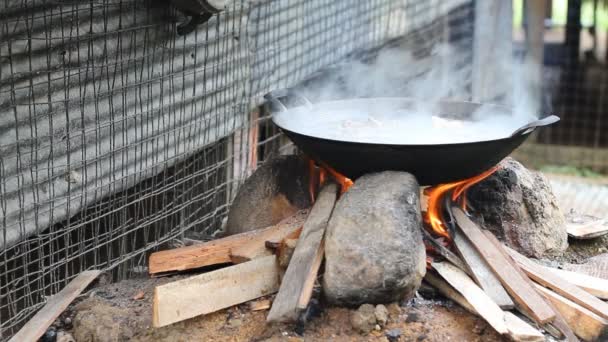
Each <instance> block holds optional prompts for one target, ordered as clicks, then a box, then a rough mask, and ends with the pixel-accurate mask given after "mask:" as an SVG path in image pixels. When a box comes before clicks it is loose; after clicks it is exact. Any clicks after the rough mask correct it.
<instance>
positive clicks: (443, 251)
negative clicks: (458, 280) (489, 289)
mask: <svg viewBox="0 0 608 342" xmlns="http://www.w3.org/2000/svg"><path fill="white" fill-rule="evenodd" d="M421 230H422V237H423V238H424V240H425V241H426V242H428V243H430V244H431V246H432V247H433V248H434V249H435V251H436V252H437V253H439V255H441V256H442V257H444V258H445V259H446V260H447V261H449V262H451V263H452V265H454V266H456V267H458V268H460V269H461V270H462V271H464V272H465V273H466V274H468V275H471V270H470V269H469V267H468V266H467V265H466V264H465V263H464V262H463V261H462V259H460V257H458V255H456V254H454V253H452V251H450V250H449V249H448V248H447V247H445V246H444V245H442V244H441V242H440V241H438V240H435V238H433V236H432V235H431V233H430V232H429V231H428V230H426V229H424V228H422V229H421Z"/></svg>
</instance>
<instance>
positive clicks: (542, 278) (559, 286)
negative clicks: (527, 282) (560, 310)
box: [505, 247, 608, 319]
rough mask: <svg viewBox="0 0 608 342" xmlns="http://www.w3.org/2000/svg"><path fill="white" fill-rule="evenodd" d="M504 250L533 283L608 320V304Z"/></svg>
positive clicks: (510, 250) (523, 257)
mask: <svg viewBox="0 0 608 342" xmlns="http://www.w3.org/2000/svg"><path fill="white" fill-rule="evenodd" d="M505 249H506V250H507V251H508V252H509V254H510V255H511V257H513V260H515V262H517V264H518V265H519V266H520V267H521V269H522V270H523V271H524V272H526V274H527V275H528V276H529V277H530V279H532V280H534V281H535V282H537V283H539V284H541V285H543V286H545V287H548V288H550V289H551V290H553V291H555V292H556V293H557V294H559V295H562V296H564V297H566V298H568V299H570V300H571V301H573V302H575V303H578V304H579V305H581V306H583V307H584V308H587V309H589V310H590V311H592V312H594V313H595V314H597V315H599V316H600V317H602V318H605V319H606V318H608V304H607V303H605V302H603V301H601V300H599V299H598V298H596V297H594V296H593V295H591V294H590V293H588V292H586V291H585V290H583V289H581V288H579V287H578V286H575V285H573V284H571V283H569V282H568V281H566V280H564V279H563V278H561V277H559V276H557V275H555V274H554V273H553V272H550V271H548V270H546V269H545V268H543V267H542V266H540V265H538V264H536V263H534V262H533V261H532V260H529V259H528V258H526V257H525V256H523V255H521V254H519V253H518V252H516V251H515V250H513V249H510V248H508V247H505Z"/></svg>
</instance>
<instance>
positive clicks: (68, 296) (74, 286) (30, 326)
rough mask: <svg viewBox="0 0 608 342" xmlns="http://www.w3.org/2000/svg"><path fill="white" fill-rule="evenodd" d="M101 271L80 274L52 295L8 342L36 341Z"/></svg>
mask: <svg viewBox="0 0 608 342" xmlns="http://www.w3.org/2000/svg"><path fill="white" fill-rule="evenodd" d="M100 273H101V271H97V270H90V271H84V272H82V273H80V274H79V275H78V276H77V277H76V278H74V279H73V280H72V281H70V283H69V284H68V285H67V286H66V287H64V288H63V290H61V291H59V293H57V294H56V295H53V296H52V297H51V298H50V299H49V300H48V301H47V302H46V304H45V305H44V307H43V308H42V309H40V311H38V312H37V313H36V314H35V315H34V317H32V319H30V320H29V321H28V322H27V323H26V324H25V325H24V326H23V327H22V328H21V330H19V332H17V334H15V335H14V336H13V337H12V338H11V339H10V340H9V341H10V342H20V341H38V339H39V338H40V337H42V335H44V333H45V332H46V330H47V329H48V328H49V327H50V326H51V324H53V322H54V321H55V320H56V319H57V317H59V315H61V313H62V312H63V311H64V310H65V309H66V308H67V307H68V305H70V303H72V301H73V300H74V299H76V297H78V295H80V293H82V291H84V289H86V287H87V286H89V284H91V282H92V281H93V280H95V278H97V277H98V276H99V274H100Z"/></svg>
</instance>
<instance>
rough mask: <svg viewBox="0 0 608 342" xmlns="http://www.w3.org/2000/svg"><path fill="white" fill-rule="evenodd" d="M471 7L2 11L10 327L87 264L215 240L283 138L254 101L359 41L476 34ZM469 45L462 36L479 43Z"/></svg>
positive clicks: (144, 4)
mask: <svg viewBox="0 0 608 342" xmlns="http://www.w3.org/2000/svg"><path fill="white" fill-rule="evenodd" d="M472 11H473V9H472V1H466V0H451V1H438V0H436V1H413V0H411V1H410V0H373V1H331V0H312V1H311V0H281V1H279V0H273V1H245V0H241V1H235V2H229V3H228V5H227V6H226V8H225V9H224V10H223V11H222V12H220V13H219V14H214V15H213V16H212V18H211V19H210V20H209V21H208V22H207V23H204V24H202V25H199V26H198V27H197V28H196V30H194V31H193V32H191V33H189V34H187V35H183V36H180V35H178V34H177V32H176V23H177V22H178V21H181V20H182V19H183V18H182V15H181V14H180V13H178V12H176V11H175V10H174V9H173V8H172V7H171V6H170V4H169V2H166V1H159V0H97V1H53V2H47V1H37V0H34V1H16V0H4V2H3V5H2V6H0V208H1V209H0V221H1V230H0V270H1V271H0V336H1V339H6V338H8V337H9V336H11V335H12V334H13V333H14V332H16V329H18V328H19V326H20V325H22V324H23V323H24V322H25V321H26V320H27V319H28V318H29V317H31V315H32V314H33V313H34V312H35V311H36V310H37V309H38V308H40V307H41V306H42V305H43V304H44V302H45V298H46V297H47V296H49V295H52V294H54V293H57V292H58V291H59V290H61V289H62V288H63V287H64V286H65V284H66V283H67V282H68V281H69V280H71V279H72V278H73V277H74V276H75V275H77V274H78V273H79V272H81V271H83V270H86V269H90V268H97V269H102V270H107V271H111V274H112V276H113V279H114V280H120V279H125V278H128V277H132V276H136V275H138V274H141V273H142V272H145V265H146V259H147V255H148V253H149V252H150V251H152V250H154V249H155V248H157V247H159V246H160V245H162V244H164V243H167V242H169V241H172V240H173V239H175V238H179V237H182V236H184V235H187V234H197V237H199V238H202V239H208V238H212V237H213V233H214V232H216V231H217V230H218V229H219V228H220V227H221V224H222V219H223V218H224V217H225V215H226V213H227V210H228V208H229V205H230V200H231V198H232V195H233V193H234V189H235V188H237V187H238V184H239V182H240V181H242V179H243V178H244V177H245V176H246V175H247V174H248V172H250V170H251V168H253V167H255V163H256V161H257V160H258V159H264V158H268V157H269V156H271V155H272V154H273V153H279V152H280V151H278V149H279V146H281V144H279V143H278V141H279V140H280V139H281V136H280V135H279V134H278V132H277V131H276V129H275V128H273V127H272V126H270V125H269V123H268V116H267V115H265V114H264V112H263V111H261V112H260V111H258V110H257V109H255V107H256V106H257V105H259V104H260V103H261V97H260V96H261V95H262V94H264V93H265V92H267V91H269V90H271V89H275V88H278V87H284V86H292V85H294V84H296V83H298V82H301V81H303V80H305V79H306V78H309V77H311V76H312V75H314V74H315V73H318V72H319V71H320V70H323V69H324V68H326V67H328V66H330V65H332V64H335V63H339V62H340V61H342V60H344V59H346V58H349V57H352V56H353V55H355V54H357V53H359V52H361V51H370V50H374V49H375V48H378V47H380V46H383V45H385V44H387V43H390V42H391V41H393V40H395V39H397V38H404V39H405V41H407V42H409V43H408V44H409V45H408V46H409V47H410V48H411V49H412V51H413V52H414V53H419V54H424V51H425V49H427V50H428V49H429V47H430V46H432V45H433V44H435V43H437V42H441V41H444V40H446V39H455V38H454V37H460V38H463V37H467V38H466V39H469V40H470V35H471V34H472V30H471V18H472ZM466 39H465V40H464V41H466Z"/></svg>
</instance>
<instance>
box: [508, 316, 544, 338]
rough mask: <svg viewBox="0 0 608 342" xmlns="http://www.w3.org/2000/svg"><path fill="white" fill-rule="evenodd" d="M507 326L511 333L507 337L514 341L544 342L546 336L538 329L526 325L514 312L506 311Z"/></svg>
mask: <svg viewBox="0 0 608 342" xmlns="http://www.w3.org/2000/svg"><path fill="white" fill-rule="evenodd" d="M505 324H506V325H507V329H508V330H509V332H508V333H507V335H508V336H509V337H510V338H511V339H512V340H513V341H526V342H544V341H545V335H543V334H542V333H541V332H540V331H538V329H536V328H534V327H533V326H531V325H530V324H528V323H526V322H525V321H524V320H523V319H521V318H519V317H517V316H515V314H513V313H512V312H509V311H505Z"/></svg>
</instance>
